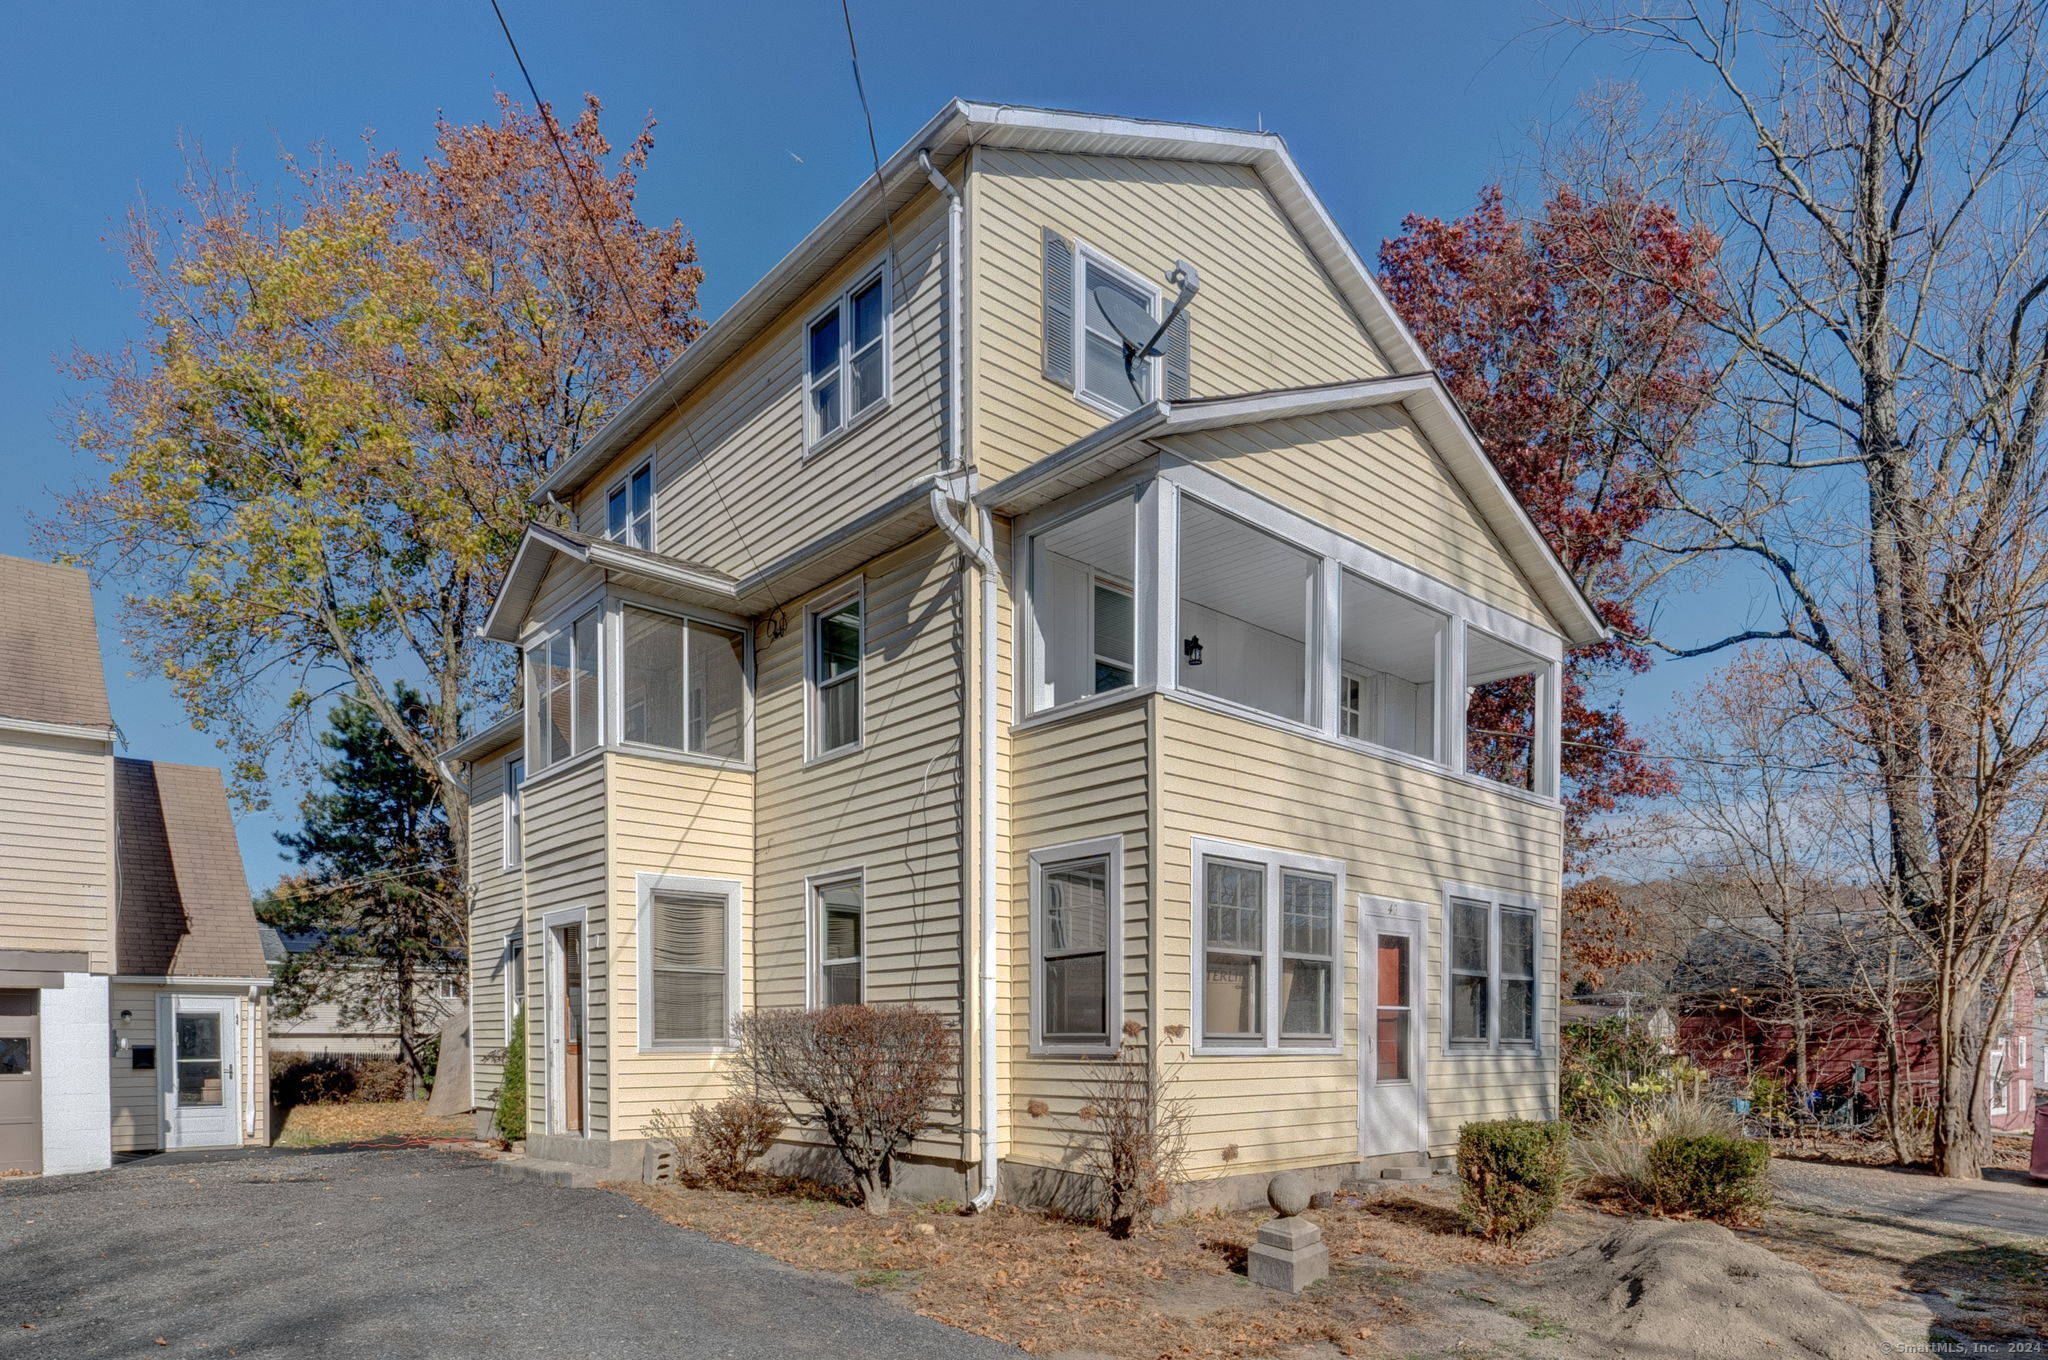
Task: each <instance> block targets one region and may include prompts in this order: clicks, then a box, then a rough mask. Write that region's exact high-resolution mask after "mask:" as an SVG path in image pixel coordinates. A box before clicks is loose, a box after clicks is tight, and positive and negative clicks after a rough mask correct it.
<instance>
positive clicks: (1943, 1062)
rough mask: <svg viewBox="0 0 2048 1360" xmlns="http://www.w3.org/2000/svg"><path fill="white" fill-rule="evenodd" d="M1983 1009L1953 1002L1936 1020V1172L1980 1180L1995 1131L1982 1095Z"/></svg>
mask: <svg viewBox="0 0 2048 1360" xmlns="http://www.w3.org/2000/svg"><path fill="white" fill-rule="evenodd" d="M1981 1011H1982V1008H1981V1007H1979V1006H1977V1005H1974V1004H1969V1003H1963V1004H1956V1003H1955V1002H1954V1000H1953V998H1951V999H1950V1001H1949V1003H1948V1004H1945V1005H1943V1006H1942V1008H1941V1013H1940V1014H1939V1015H1938V1016H1937V1017H1936V1034H1937V1036H1938V1038H1939V1040H1940V1042H1939V1043H1938V1044H1937V1045H1936V1047H1935V1071H1936V1073H1937V1075H1938V1076H1939V1078H1940V1086H1939V1088H1938V1090H1939V1092H1940V1096H1939V1099H1938V1101H1937V1103H1936V1105H1935V1110H1934V1174H1935V1175H1937V1176H1949V1177H1953V1178H1955V1179H1958V1180H1971V1181H1974V1180H1981V1179H1983V1176H1984V1162H1985V1159H1986V1158H1987V1157H1988V1156H1989V1154H1990V1150H1991V1130H1990V1128H1989V1126H1988V1121H1987V1119H1986V1117H1985V1112H1984V1099H1983V1091H1982V1078H1983V1060H1984V1027H1983V1024H1982V1023H1981Z"/></svg>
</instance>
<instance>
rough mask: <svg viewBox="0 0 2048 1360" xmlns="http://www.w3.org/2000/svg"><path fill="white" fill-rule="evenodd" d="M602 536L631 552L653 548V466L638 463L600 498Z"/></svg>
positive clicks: (651, 464)
mask: <svg viewBox="0 0 2048 1360" xmlns="http://www.w3.org/2000/svg"><path fill="white" fill-rule="evenodd" d="M604 536H605V537H606V538H608V539H610V540H612V541H613V542H614V543H624V544H625V545H627V546H628V547H632V548H646V549H648V550H649V551H652V550H653V548H654V464H653V463H642V464H641V465H640V466H639V467H636V468H634V469H633V470H632V471H631V472H629V473H627V474H626V475H625V476H623V477H621V478H620V479H619V482H618V485H616V486H614V487H613V488H612V489H611V491H610V493H609V494H607V495H606V496H605V498H604Z"/></svg>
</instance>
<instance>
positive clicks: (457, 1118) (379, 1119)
mask: <svg viewBox="0 0 2048 1360" xmlns="http://www.w3.org/2000/svg"><path fill="white" fill-rule="evenodd" d="M475 1134H476V1123H475V1121H474V1120H473V1119H471V1118H470V1116H468V1115H465V1114H457V1115H443V1116H441V1117H439V1118H435V1117H433V1116H431V1115H429V1114H428V1113H427V1102H426V1101H424V1100H372V1101H363V1102H361V1103H359V1104H353V1105H297V1106H294V1107H292V1109H291V1110H290V1111H289V1112H288V1113H287V1114H286V1115H285V1117H284V1125H283V1127H282V1128H280V1129H279V1130H278V1134H277V1146H279V1147H324V1146H326V1145H328V1144H330V1143H364V1142H369V1141H371V1140H372V1139H378V1138H470V1137H474V1136H475Z"/></svg>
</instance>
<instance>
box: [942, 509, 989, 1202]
mask: <svg viewBox="0 0 2048 1360" xmlns="http://www.w3.org/2000/svg"><path fill="white" fill-rule="evenodd" d="M931 502H932V518H933V519H934V520H936V521H937V522H938V525H939V527H940V528H941V529H943V530H945V531H946V535H947V537H949V538H951V539H952V540H953V542H954V543H956V544H958V545H959V548H960V553H961V555H962V556H963V557H965V558H967V560H968V561H969V562H971V563H972V564H973V565H974V568H975V570H976V571H978V572H979V573H980V574H981V609H980V614H981V618H980V620H979V622H980V625H981V626H980V629H979V632H980V635H981V636H980V639H979V649H980V652H981V657H980V662H981V665H980V670H981V677H980V683H981V714H980V719H979V728H980V731H979V732H978V734H977V735H978V737H979V740H978V742H977V745H978V746H979V748H980V750H979V751H978V753H977V755H976V760H977V763H978V764H979V765H980V767H981V768H980V770H979V771H978V774H979V776H980V777H979V779H978V780H977V785H978V788H977V793H976V797H975V802H976V805H977V806H976V808H975V814H974V822H975V830H976V832H977V833H978V834H977V839H978V841H979V847H980V848H979V855H978V862H977V863H976V865H975V869H976V875H975V876H976V878H977V880H978V882H977V884H976V887H977V890H978V891H977V895H978V896H979V898H980V904H981V922H980V931H979V938H980V950H979V953H980V956H981V969H980V982H979V985H978V986H977V988H976V996H975V1001H976V1003H977V1004H976V1012H977V1017H978V1018H977V1021H976V1023H977V1024H978V1025H979V1026H980V1030H981V1033H980V1035H979V1036H978V1037H979V1039H980V1067H981V1096H980V1101H979V1104H980V1114H981V1190H980V1192H979V1193H977V1194H976V1195H975V1197H974V1209H975V1211H976V1212H977V1213H978V1212H980V1211H982V1210H984V1209H987V1208H988V1207H989V1206H990V1205H991V1204H993V1203H995V1199H996V1181H997V1176H998V1174H999V1170H1000V1168H999V1166H998V1163H997V1156H996V1152H997V1149H996V1128H997V1124H998V1122H999V1120H998V1116H997V1109H996V1099H997V1097H996V950H995V945H996V818H995V806H996V555H995V540H996V535H995V517H994V516H992V515H990V514H989V512H988V507H986V506H983V507H981V515H980V528H981V539H980V541H979V542H977V541H975V539H974V538H973V537H971V536H970V535H969V534H968V532H967V530H966V529H965V527H963V526H962V525H961V523H960V521H959V520H958V519H956V518H954V515H953V511H952V507H951V506H949V505H948V504H947V503H946V493H945V491H944V490H942V489H941V488H939V487H936V486H935V487H933V488H932V493H931Z"/></svg>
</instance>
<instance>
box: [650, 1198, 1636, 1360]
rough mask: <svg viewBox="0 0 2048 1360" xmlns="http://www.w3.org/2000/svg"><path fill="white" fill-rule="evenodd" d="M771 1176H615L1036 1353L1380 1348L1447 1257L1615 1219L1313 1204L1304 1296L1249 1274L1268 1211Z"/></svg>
mask: <svg viewBox="0 0 2048 1360" xmlns="http://www.w3.org/2000/svg"><path fill="white" fill-rule="evenodd" d="M760 1184H761V1187H762V1188H760V1189H757V1190H755V1191H752V1192H732V1191H723V1190H713V1189H683V1188H668V1187H659V1188H657V1187H653V1186H624V1185H622V1186H616V1187H614V1188H616V1189H618V1190H620V1192H621V1193H624V1194H627V1195H630V1196H632V1197H633V1198H634V1199H637V1200H639V1201H640V1202H641V1203H642V1204H644V1205H645V1206H646V1207H647V1208H648V1209H649V1210H651V1211H652V1212H653V1213H655V1214H656V1215H657V1216H659V1217H661V1218H664V1219H666V1220H668V1221H669V1222H671V1223H674V1224H677V1225H679V1226H681V1227H685V1228H690V1229H693V1230H695V1231H697V1232H701V1233H705V1234H707V1235H709V1236H712V1237H717V1238H720V1239H722V1240H724V1241H727V1242H732V1243H735V1244H737V1245H739V1246H743V1247H748V1248H750V1249H752V1250H754V1251H758V1252H761V1253H763V1254H764V1255H767V1256H772V1257H775V1258H776V1259H777V1260H781V1261H785V1262H788V1263H789V1264H791V1265H795V1266H801V1267H804V1268H807V1269H811V1270H819V1271H825V1272H829V1273H832V1274H835V1275H838V1276H840V1277H842V1278H844V1279H846V1280H848V1281H849V1282H850V1283H852V1284H854V1285H855V1286H857V1287H860V1288H864V1289H869V1290H873V1291H875V1292H878V1293H885V1294H888V1295H889V1296H891V1297H895V1298H897V1299H900V1300H901V1301H903V1302H904V1303H906V1304H908V1305H909V1306H910V1307H912V1308H914V1309H916V1310H917V1311H918V1312H919V1313H922V1314H924V1315H925V1316H926V1317H929V1318H933V1319H935V1320H937V1321H939V1322H943V1323H947V1324H949V1325H951V1326H954V1327H959V1328H962V1329H964V1330H967V1331H971V1332H977V1333H979V1334H981V1335H983V1336H988V1337H992V1338H994V1339H996V1340H999V1341H1007V1342H1010V1343H1012V1344H1015V1345H1017V1346H1020V1347H1022V1348H1023V1349H1025V1350H1027V1351H1030V1352H1033V1353H1034V1354H1041V1355H1043V1354H1052V1353H1056V1352H1060V1351H1083V1352H1088V1353H1092V1354H1102V1355H1110V1356H1115V1357H1118V1358H1119V1360H1158V1358H1160V1357H1170V1358H1171V1360H1204V1358H1205V1357H1229V1356H1264V1355H1281V1354H1286V1353H1289V1352H1294V1351H1299V1350H1301V1349H1303V1348H1308V1347H1315V1346H1318V1345H1321V1346H1325V1347H1328V1348H1329V1349H1325V1350H1322V1351H1320V1352H1318V1353H1320V1354H1325V1355H1327V1354H1330V1353H1331V1351H1332V1350H1334V1352H1335V1353H1337V1354H1341V1355H1363V1356H1369V1355H1379V1354H1382V1353H1384V1350H1385V1344H1386V1343H1387V1342H1389V1341H1391V1340H1392V1339H1393V1337H1394V1336H1395V1335H1396V1334H1403V1333H1406V1332H1407V1331H1408V1330H1409V1328H1410V1327H1411V1326H1412V1325H1413V1324H1416V1323H1418V1322H1419V1321H1420V1318H1421V1316H1423V1315H1424V1314H1426V1312H1427V1311H1428V1309H1429V1307H1430V1300H1429V1298H1428V1295H1429V1293H1430V1283H1429V1282H1430V1280H1431V1278H1432V1276H1434V1275H1436V1274H1437V1273H1438V1272H1440V1271H1441V1269H1442V1268H1443V1266H1444V1265H1445V1264H1446V1263H1460V1264H1465V1265H1470V1266H1472V1267H1475V1268H1478V1269H1481V1270H1487V1269H1506V1270H1509V1271H1510V1272H1512V1271H1513V1270H1514V1269H1515V1268H1516V1267H1517V1266H1520V1265H1523V1264H1526V1263H1529V1262H1533V1261H1537V1260H1541V1259H1544V1258H1545V1257H1547V1256H1551V1255H1555V1254H1557V1253H1558V1252H1562V1251H1567V1250H1570V1249H1571V1248H1572V1247H1576V1246H1578V1245H1581V1244H1582V1243H1583V1242H1585V1241H1588V1240H1590V1239H1591V1238H1592V1237H1594V1236H1596V1235H1597V1234H1598V1232H1599V1230H1600V1229H1601V1227H1602V1226H1603V1225H1604V1224H1605V1222H1606V1220H1604V1219H1602V1218H1600V1217H1599V1216H1598V1215H1595V1214H1592V1213H1589V1212H1586V1211H1584V1210H1579V1209H1576V1208H1568V1209H1566V1210H1564V1211H1561V1212H1560V1213H1559V1214H1558V1215H1557V1217H1556V1218H1555V1219H1553V1220H1552V1222H1551V1223H1550V1224H1549V1225H1546V1226H1545V1227H1544V1228H1541V1229H1539V1230H1537V1231H1536V1232H1533V1233H1531V1234H1530V1235H1529V1236H1528V1237H1527V1238H1525V1239H1524V1240H1523V1241H1522V1242H1520V1243H1519V1244H1517V1245H1516V1246H1515V1247H1512V1248H1508V1247H1501V1246H1495V1245H1491V1244H1488V1243H1485V1242H1481V1241H1479V1240H1478V1239H1476V1238H1473V1237H1470V1236H1468V1235H1466V1234H1465V1233H1464V1232H1463V1231H1462V1230H1461V1229H1460V1227H1459V1223H1458V1218H1457V1213H1456V1209H1455V1207H1454V1206H1455V1201H1456V1187H1455V1186H1454V1185H1451V1184H1447V1183H1441V1182H1439V1183H1431V1184H1425V1185H1418V1186H1412V1187H1409V1186H1403V1187H1400V1188H1398V1189H1395V1188H1391V1187H1390V1188H1388V1189H1385V1190H1379V1189H1375V1190H1373V1191H1369V1192H1367V1194H1366V1195H1363V1196H1350V1195H1344V1196H1339V1197H1338V1198H1337V1201H1336V1202H1335V1204H1333V1205H1332V1206H1331V1207H1330V1208H1328V1209H1320V1210H1318V1209H1312V1210H1310V1211H1309V1213H1308V1215H1307V1217H1309V1218H1310V1219H1312V1220H1313V1221H1315V1222H1316V1223H1318V1224H1320V1225H1321V1226H1322V1228H1323V1234H1324V1240H1325V1241H1326V1242H1327V1243H1328V1244H1329V1247H1330V1255H1331V1274H1330V1278H1329V1279H1328V1280H1327V1281H1325V1282H1324V1283H1322V1284H1319V1285H1316V1286H1314V1287H1313V1288H1311V1289H1310V1290H1309V1291H1308V1292H1307V1293H1306V1294H1304V1295H1302V1296H1301V1297H1299V1298H1291V1297H1289V1296H1287V1295H1284V1294H1278V1293H1274V1292H1271V1291H1268V1290H1264V1289H1259V1288H1257V1287H1255V1286H1253V1285H1252V1284H1251V1283H1250V1282H1249V1281H1248V1280H1246V1279H1245V1276H1244V1261H1245V1253H1246V1250H1247V1249H1248V1248H1249V1247H1250V1246H1251V1243H1252V1241H1253V1239H1254V1237H1255V1236H1256V1235H1257V1233H1258V1226H1259V1224H1260V1222H1262V1221H1263V1220H1264V1219H1266V1218H1268V1217H1270V1214H1269V1213H1266V1212H1243V1213H1231V1214H1208V1215H1200V1216H1195V1217H1190V1218H1184V1219H1179V1220H1176V1221H1174V1222H1171V1223H1166V1224H1161V1225H1156V1226H1153V1227H1150V1228H1148V1229H1146V1230H1144V1231H1141V1232H1140V1233H1139V1235H1138V1236H1136V1237H1135V1238H1133V1239H1131V1240H1129V1241H1122V1242H1119V1241H1114V1240H1112V1239H1111V1238H1110V1237H1109V1236H1108V1235H1107V1234H1106V1233H1104V1232H1103V1231H1102V1230H1101V1229H1099V1228H1097V1227H1095V1226H1093V1225H1091V1224H1083V1223H1074V1222H1070V1221H1067V1220H1062V1219H1058V1218H1052V1217H1048V1216H1045V1215H1041V1214H1035V1213H1027V1212H1024V1211H1021V1210H1017V1209H1012V1208H1009V1207H1007V1206H1000V1205H999V1206H998V1207H997V1208H996V1209H995V1210H994V1211H993V1212H992V1213H989V1214H987V1215H982V1216H976V1217H962V1216H961V1215H960V1214H959V1213H958V1212H940V1213H932V1212H928V1211H922V1210H919V1209H918V1208H917V1207H916V1206H910V1205H904V1206H901V1211H900V1212H898V1213H896V1214H895V1215H893V1216H891V1217H886V1218H876V1217H873V1216H870V1215H868V1214H864V1213H862V1212H860V1211H859V1210H858V1209H855V1208H853V1207H852V1205H851V1204H850V1203H849V1202H848V1201H847V1200H846V1199H845V1198H844V1197H843V1196H841V1195H840V1194H839V1193H838V1192H836V1191H832V1190H828V1189H825V1188H822V1187H818V1186H814V1185H808V1184H804V1183H799V1182H773V1183H771V1182H767V1181H762V1182H761V1183H760ZM943 1207H944V1208H946V1209H948V1210H951V1209H952V1206H943ZM1395 1353H1399V1352H1398V1349H1397V1350H1396V1352H1395Z"/></svg>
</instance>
